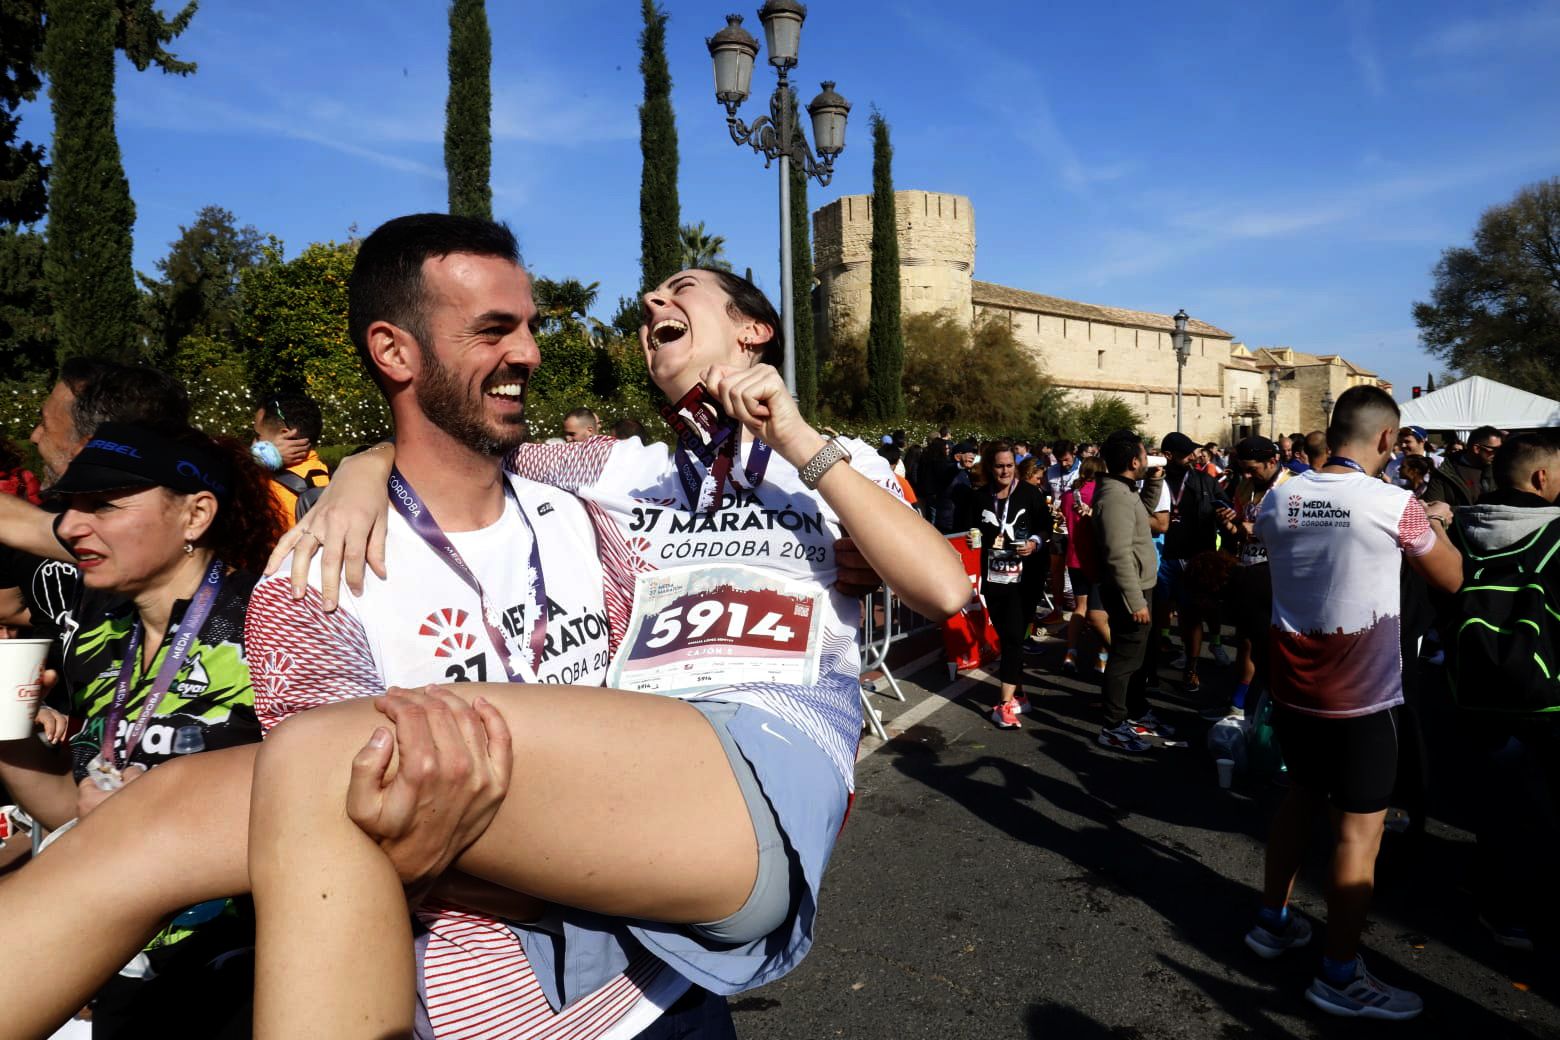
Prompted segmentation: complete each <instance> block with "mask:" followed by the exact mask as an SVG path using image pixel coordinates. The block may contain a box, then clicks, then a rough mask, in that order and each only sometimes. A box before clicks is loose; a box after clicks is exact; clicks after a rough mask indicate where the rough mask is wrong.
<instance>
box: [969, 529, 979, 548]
mask: <svg viewBox="0 0 1560 1040" xmlns="http://www.w3.org/2000/svg"><path fill="white" fill-rule="evenodd" d="M970 548H971V549H979V548H980V528H978V527H972V528H970Z"/></svg>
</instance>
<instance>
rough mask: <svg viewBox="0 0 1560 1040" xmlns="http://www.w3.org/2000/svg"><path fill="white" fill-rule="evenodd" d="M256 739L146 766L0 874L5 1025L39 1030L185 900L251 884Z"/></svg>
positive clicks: (80, 1001)
mask: <svg viewBox="0 0 1560 1040" xmlns="http://www.w3.org/2000/svg"><path fill="white" fill-rule="evenodd" d="M257 749H258V745H251V746H248V747H241V748H232V749H228V750H223V751H208V752H205V753H203V754H199V755H191V756H189V757H188V758H185V759H181V760H179V761H176V762H169V763H168V764H166V765H163V766H160V767H158V768H157V769H154V770H152V771H151V772H150V773H148V774H147V775H146V776H143V777H141V778H140V779H138V780H137V781H136V782H135V783H133V784H131V785H129V786H128V787H126V788H125V789H124V790H122V791H120V792H118V793H117V794H115V795H114V796H113V797H112V798H110V799H108V800H107V801H106V802H104V803H103V804H102V805H100V806H98V807H97V809H95V810H93V812H92V814H91V815H89V816H87V817H86V818H85V819H83V820H82V821H81V823H79V824H77V825H76V827H75V828H73V829H72V830H71V831H70V832H69V833H67V834H64V835H61V837H60V838H59V840H58V841H56V842H55V843H54V844H52V845H50V846H49V849H48V851H47V852H45V853H44V854H43V855H42V856H40V857H38V859H37V860H36V861H35V862H33V863H29V864H28V865H27V866H25V867H23V868H22V869H21V870H19V871H17V872H16V873H15V874H13V875H11V876H10V877H7V878H6V879H5V880H4V881H0V921H3V922H4V926H3V927H4V939H3V941H0V1008H4V1009H5V1010H6V1035H7V1036H17V1037H30V1036H39V1037H42V1036H48V1035H49V1033H51V1032H52V1031H53V1030H54V1029H56V1028H58V1027H59V1026H60V1025H61V1024H62V1023H64V1022H65V1021H66V1020H67V1019H69V1018H70V1016H71V1015H72V1014H74V1013H75V1012H76V1011H77V1010H79V1009H80V1008H81V1007H82V1005H84V1004H85V1003H86V1002H87V1001H88V1000H90V999H91V997H92V994H93V993H95V992H96V991H97V989H98V987H99V986H101V985H102V984H103V983H104V982H106V981H107V980H108V979H110V978H111V977H113V975H114V973H115V972H117V971H118V970H119V969H120V968H122V967H124V966H125V964H126V963H127V962H128V961H129V960H130V959H131V958H132V957H134V956H135V955H136V952H137V951H139V950H140V949H141V947H142V946H143V945H145V944H146V942H147V940H149V939H150V938H151V937H152V936H153V935H155V934H156V933H157V930H158V928H159V927H161V926H162V922H163V921H164V920H165V919H166V918H167V917H169V916H170V915H172V914H174V913H177V912H178V911H180V910H182V909H184V908H185V907H188V906H191V905H193V904H195V903H200V902H204V901H205V900H208V899H216V898H219V897H221V896H231V895H241V894H243V893H245V892H247V891H248V890H249V872H248V870H247V868H246V856H245V845H246V841H247V839H246V831H247V828H248V820H249V788H250V778H251V774H252V772H253V768H254V760H255V752H256V750H257Z"/></svg>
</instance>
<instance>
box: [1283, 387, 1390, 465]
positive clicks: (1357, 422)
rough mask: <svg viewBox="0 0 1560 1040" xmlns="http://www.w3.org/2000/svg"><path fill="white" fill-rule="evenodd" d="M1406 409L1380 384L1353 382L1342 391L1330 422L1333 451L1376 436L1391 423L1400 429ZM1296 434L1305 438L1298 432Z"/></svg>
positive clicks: (1328, 432)
mask: <svg viewBox="0 0 1560 1040" xmlns="http://www.w3.org/2000/svg"><path fill="white" fill-rule="evenodd" d="M1400 418H1402V413H1401V412H1399V411H1398V406H1397V402H1396V401H1394V400H1392V395H1391V394H1389V393H1387V392H1386V391H1385V390H1383V389H1381V387H1379V386H1353V387H1350V388H1349V389H1347V390H1345V391H1344V392H1343V393H1341V394H1339V395H1338V403H1337V404H1335V405H1333V413H1332V421H1331V422H1330V423H1328V425H1327V447H1328V448H1329V449H1330V450H1332V451H1337V450H1338V449H1339V448H1342V447H1344V446H1345V445H1348V444H1355V443H1358V442H1359V441H1363V440H1365V439H1366V438H1368V437H1373V436H1375V435H1376V434H1377V433H1379V432H1380V431H1381V430H1383V429H1386V428H1387V427H1388V426H1390V427H1392V429H1393V431H1394V432H1396V430H1397V429H1398V420H1399V419H1400ZM1295 436H1296V437H1299V438H1301V439H1302V441H1303V440H1304V438H1305V434H1303V433H1297V434H1295Z"/></svg>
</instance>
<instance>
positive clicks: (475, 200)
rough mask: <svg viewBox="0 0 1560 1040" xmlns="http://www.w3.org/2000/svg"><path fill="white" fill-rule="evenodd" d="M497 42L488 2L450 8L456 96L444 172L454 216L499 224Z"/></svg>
mask: <svg viewBox="0 0 1560 1040" xmlns="http://www.w3.org/2000/svg"><path fill="white" fill-rule="evenodd" d="M492 63H493V38H492V36H491V35H490V34H489V33H488V20H487V3H486V0H455V2H454V3H452V4H450V59H449V66H450V94H449V99H448V100H447V101H446V102H445V105H444V170H445V174H446V176H447V177H448V180H449V192H450V212H451V213H453V214H456V215H457V216H462V217H482V218H484V219H488V220H491V219H492V218H493V188H492V185H491V184H490V183H489V180H490V177H491V171H492V166H493V127H492V123H493V91H492V88H491V86H490V85H489V82H488V71H489V68H490V67H491V65H492Z"/></svg>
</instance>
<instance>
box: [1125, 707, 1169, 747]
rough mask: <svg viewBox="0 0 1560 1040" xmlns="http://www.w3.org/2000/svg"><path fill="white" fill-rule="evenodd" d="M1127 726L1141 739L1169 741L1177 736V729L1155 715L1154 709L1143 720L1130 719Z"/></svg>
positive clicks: (1145, 713)
mask: <svg viewBox="0 0 1560 1040" xmlns="http://www.w3.org/2000/svg"><path fill="white" fill-rule="evenodd" d="M1126 725H1127V727H1128V728H1129V729H1131V730H1132V732H1133V733H1134V734H1136V735H1137V736H1140V737H1158V738H1159V739H1161V740H1168V739H1170V738H1171V737H1173V736H1175V727H1174V726H1171V725H1169V724H1168V723H1166V722H1164V721H1163V720H1162V719H1160V717H1159V716H1158V715H1155V714H1154V709H1152V708H1150V709H1148V710H1147V711H1145V712H1144V713H1143V715H1142V717H1141V718H1136V719H1128V720H1127V721H1126Z"/></svg>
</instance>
